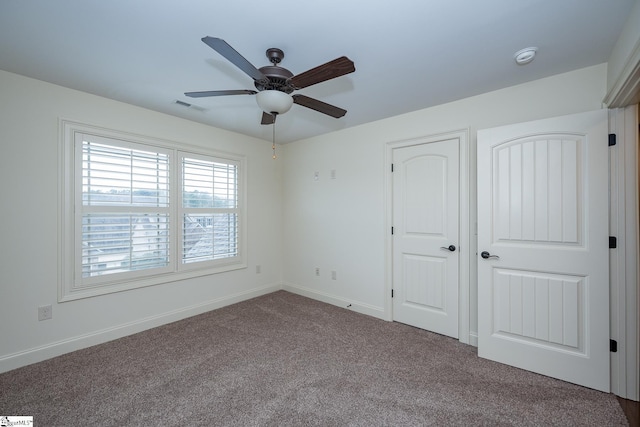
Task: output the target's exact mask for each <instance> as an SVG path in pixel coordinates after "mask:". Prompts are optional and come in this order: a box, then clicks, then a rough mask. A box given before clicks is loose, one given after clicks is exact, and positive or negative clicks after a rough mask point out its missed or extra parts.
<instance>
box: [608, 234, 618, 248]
mask: <svg viewBox="0 0 640 427" xmlns="http://www.w3.org/2000/svg"><path fill="white" fill-rule="evenodd" d="M617 247H618V239H616V238H615V236H609V249H615V248H617Z"/></svg>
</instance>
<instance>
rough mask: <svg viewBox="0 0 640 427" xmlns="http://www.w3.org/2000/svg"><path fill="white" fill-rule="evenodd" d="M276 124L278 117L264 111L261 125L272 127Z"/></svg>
mask: <svg viewBox="0 0 640 427" xmlns="http://www.w3.org/2000/svg"><path fill="white" fill-rule="evenodd" d="M275 122H276V116H274V115H273V114H269V113H267V112H264V111H263V112H262V121H261V122H260V124H261V125H272V124H274V123H275Z"/></svg>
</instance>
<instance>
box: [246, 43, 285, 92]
mask: <svg viewBox="0 0 640 427" xmlns="http://www.w3.org/2000/svg"><path fill="white" fill-rule="evenodd" d="M266 55H267V58H269V62H271V63H272V64H273V65H266V66H264V67H261V68H259V70H260V72H261V73H262V74H264V75H265V76H266V77H267V78H268V79H269V82H268V83H266V84H265V83H264V82H262V81H258V80H256V81H255V82H254V84H255V87H256V89H258V90H259V91H263V90H279V91H280V92H285V93H291V92H293V88H292V87H291V86H289V85H288V84H287V79H289V78H291V77H293V73H292V72H291V71H289V70H287V69H286V68H283V67H280V66H278V64H279V63H280V61H282V59H283V58H284V52H283V51H282V50H280V49H278V48H276V47H272V48H269V49H267V52H266Z"/></svg>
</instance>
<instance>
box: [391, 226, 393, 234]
mask: <svg viewBox="0 0 640 427" xmlns="http://www.w3.org/2000/svg"><path fill="white" fill-rule="evenodd" d="M391 235H393V227H391Z"/></svg>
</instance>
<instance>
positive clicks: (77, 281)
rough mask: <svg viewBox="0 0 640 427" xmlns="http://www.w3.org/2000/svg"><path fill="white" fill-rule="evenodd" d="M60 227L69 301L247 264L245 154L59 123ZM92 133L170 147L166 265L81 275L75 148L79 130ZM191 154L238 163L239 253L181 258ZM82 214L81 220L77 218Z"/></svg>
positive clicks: (62, 276)
mask: <svg viewBox="0 0 640 427" xmlns="http://www.w3.org/2000/svg"><path fill="white" fill-rule="evenodd" d="M59 128H60V135H59V162H58V163H59V192H60V198H59V200H60V203H59V221H58V224H59V227H58V245H59V251H58V267H59V274H58V301H59V302H64V301H71V300H76V299H80V298H87V297H93V296H98V295H105V294H109V293H113V292H120V291H126V290H130V289H136V288H140V287H144V286H152V285H158V284H161V283H167V282H174V281H179V280H185V279H190V278H194V277H199V276H205V275H210V274H217V273H222V272H227V271H232V270H238V269H243V268H246V267H247V262H246V248H247V233H246V205H247V204H246V193H247V192H246V184H245V183H246V174H247V171H246V169H247V168H246V158H245V157H244V156H241V155H237V154H232V153H226V152H220V151H214V150H207V149H204V148H202V147H196V146H192V145H189V144H185V143H180V142H174V141H167V140H162V139H159V138H151V137H147V136H142V135H135V134H131V133H127V132H121V131H117V130H112V129H106V128H101V127H97V126H93V125H89V124H84V123H78V122H74V121H70V120H62V119H61V120H60V123H59ZM79 133H80V134H90V135H95V136H97V137H99V138H107V139H111V140H118V141H124V143H123V144H122V145H123V146H126V145H129V146H132V147H141V146H144V147H148V148H149V150H151V151H153V150H157V151H158V152H162V153H167V154H168V155H169V162H170V169H169V177H170V178H169V179H170V190H169V191H170V201H169V224H170V225H169V239H170V254H169V258H170V263H169V266H168V267H166V268H154V269H149V270H138V271H130V272H127V273H117V274H107V275H104V276H97V277H90V278H85V279H83V278H82V274H79V272H81V263H82V260H81V252H82V251H81V250H79V249H80V248H78V246H79V245H81V240H82V238H81V236H80V235H79V234H80V232H81V227H80V224H79V222H81V218H82V215H78V211H79V210H78V209H77V207H76V203H77V202H76V200H77V194H78V192H79V191H81V185H82V172H81V168H79V166H78V164H80V165H81V163H82V158H81V157H80V159H78V155H80V156H81V151H78V150H77V149H76V135H77V134H79ZM183 155H184V156H185V157H190V158H194V157H195V158H202V159H209V160H210V159H215V161H218V162H228V163H229V164H234V165H237V167H238V176H237V180H238V183H237V185H238V207H237V210H236V212H237V213H238V229H239V231H238V236H237V246H238V251H237V256H233V257H229V258H223V259H218V260H211V261H204V262H194V263H189V264H183V263H182V256H181V246H179V245H181V242H182V231H181V230H182V218H183V217H182V209H181V206H182V188H181V185H180V179H179V176H180V175H179V174H180V173H181V170H180V168H181V164H182V156H183ZM78 218H80V220H78Z"/></svg>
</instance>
